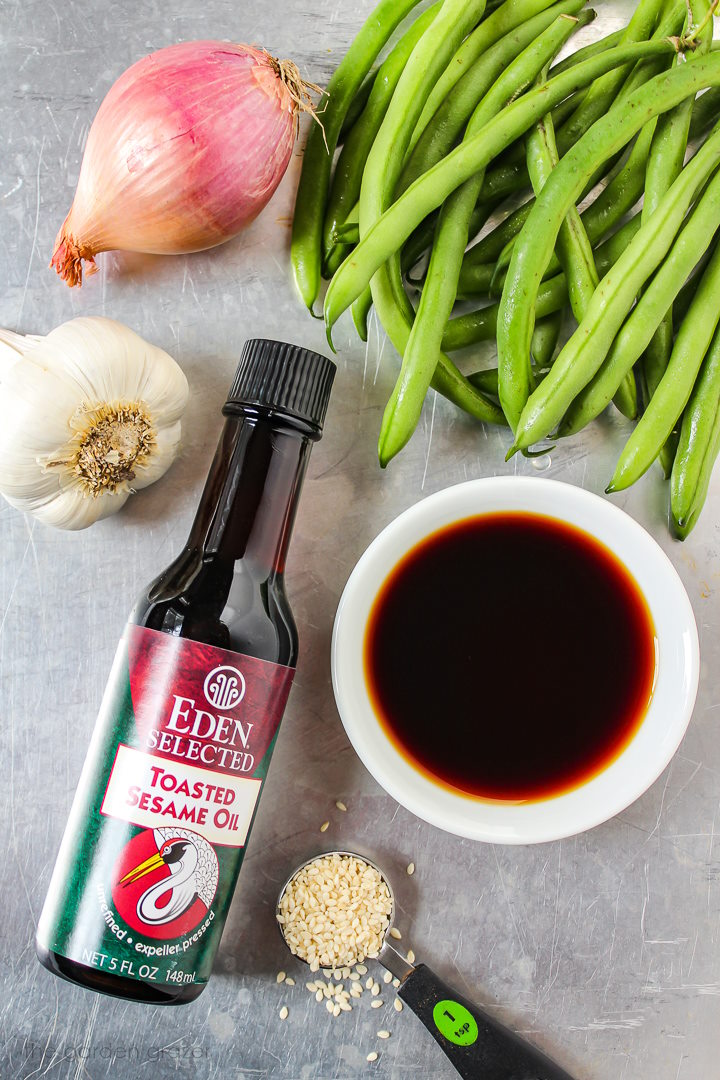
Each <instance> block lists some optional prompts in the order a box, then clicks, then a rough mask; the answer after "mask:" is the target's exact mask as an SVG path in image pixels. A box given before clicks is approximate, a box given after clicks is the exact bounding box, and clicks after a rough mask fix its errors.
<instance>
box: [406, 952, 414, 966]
mask: <svg viewBox="0 0 720 1080" xmlns="http://www.w3.org/2000/svg"><path fill="white" fill-rule="evenodd" d="M407 958H408V964H414V963H415V953H414V952H413V951H412V949H408V951H407Z"/></svg>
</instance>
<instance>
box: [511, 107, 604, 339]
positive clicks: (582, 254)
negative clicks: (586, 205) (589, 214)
mask: <svg viewBox="0 0 720 1080" xmlns="http://www.w3.org/2000/svg"><path fill="white" fill-rule="evenodd" d="M527 162H528V172H529V174H530V180H531V181H532V186H533V190H534V192H535V195H536V197H537V195H538V193H539V192H540V191H541V190H542V188H543V187H544V185H545V183H546V181H547V179H548V177H549V176H550V174H551V173H552V171H553V169H555V168H556V167H557V165H558V164H559V162H560V156H559V154H558V149H557V143H556V141H555V129H554V127H553V123H552V119H551V118H550V117H549V116H543V117H542V119H541V120H539V121H538V123H537V124H536V126H535V128H533V130H532V131H530V132H529V134H528V138H527ZM556 250H557V253H558V260H559V262H560V265H561V267H562V269H563V273H564V274H565V278H566V280H567V283H568V298H569V300H570V307H571V308H572V311H573V315H574V316H575V318H576V319H577V320H578V322H580V320H581V319H582V318H583V316H584V315H585V311H586V309H587V306H588V304H589V303H590V300H591V298H592V294H593V293H594V292H595V289H596V288H597V286H598V283H599V281H600V278H599V277H598V272H597V268H596V266H595V260H594V258H593V253H592V247H591V245H590V241H589V240H588V235H587V233H586V232H585V228H584V226H583V223H582V221H581V219H580V214H579V212H578V209H577V207H576V206H575V205H573V206H571V207H570V209H569V210H568V212H567V214H566V215H565V218H564V220H563V222H562V224H561V226H560V231H559V232H558V238H557V245H556Z"/></svg>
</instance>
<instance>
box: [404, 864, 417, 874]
mask: <svg viewBox="0 0 720 1080" xmlns="http://www.w3.org/2000/svg"><path fill="white" fill-rule="evenodd" d="M406 869H407V872H408V874H410V876H411V877H412V875H413V874H414V873H415V863H414V862H411V863H408V864H407V867H406Z"/></svg>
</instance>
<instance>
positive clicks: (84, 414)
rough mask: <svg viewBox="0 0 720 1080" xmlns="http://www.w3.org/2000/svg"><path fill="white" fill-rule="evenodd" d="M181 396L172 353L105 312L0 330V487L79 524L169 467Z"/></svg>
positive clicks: (47, 517) (37, 510)
mask: <svg viewBox="0 0 720 1080" xmlns="http://www.w3.org/2000/svg"><path fill="white" fill-rule="evenodd" d="M187 401H188V384H187V379H186V378H185V376H184V374H183V372H182V371H181V369H180V368H179V367H178V365H177V363H176V362H175V361H174V360H173V358H172V357H171V356H169V355H168V354H167V353H166V352H164V351H163V350H162V349H158V348H157V347H156V346H155V345H150V344H148V342H147V341H144V340H143V339H142V338H141V337H139V336H138V335H137V334H136V333H135V332H134V331H133V330H130V329H128V327H127V326H123V324H122V323H118V322H115V321H114V320H113V319H105V318H101V317H82V318H78V319H71V320H70V321H69V322H66V323H63V325H62V326H58V327H57V328H56V329H55V330H53V331H51V332H50V333H49V334H48V335H47V336H46V337H36V336H33V335H28V336H24V335H22V334H14V333H13V332H12V331H9V330H0V493H2V494H3V495H4V496H5V498H6V499H7V501H8V502H9V503H10V505H11V506H15V507H17V509H18V510H24V511H26V512H27V513H30V514H33V515H34V516H35V517H36V518H38V519H39V520H40V521H43V522H45V523H46V524H48V525H55V526H57V527H58V528H61V529H84V528H87V526H88V525H92V523H93V522H94V521H98V520H99V519H100V518H104V517H107V516H108V515H109V514H114V513H115V512H116V511H117V510H119V509H120V508H121V506H123V505H124V504H125V502H126V501H127V499H128V497H129V496H130V494H131V493H132V492H133V491H137V490H139V489H140V488H144V487H147V485H148V484H152V483H153V481H155V480H157V479H158V478H159V477H161V476H162V475H163V473H164V472H165V471H166V470H167V469H168V468H169V467H170V465H171V464H172V462H173V460H174V459H175V457H176V455H177V452H178V449H179V446H180V418H181V416H182V414H183V412H184V410H185V406H186V405H187Z"/></svg>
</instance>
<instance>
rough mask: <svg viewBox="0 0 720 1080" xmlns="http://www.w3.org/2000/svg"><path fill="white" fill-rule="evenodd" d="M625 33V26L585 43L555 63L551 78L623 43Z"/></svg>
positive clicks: (551, 70) (554, 119)
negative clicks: (597, 39) (587, 43)
mask: <svg viewBox="0 0 720 1080" xmlns="http://www.w3.org/2000/svg"><path fill="white" fill-rule="evenodd" d="M624 33H625V27H623V28H622V29H620V30H615V31H613V33H612V34H606V35H605V37H603V38H600V40H599V41H591V42H590V44H589V45H584V46H583V47H582V49H576V51H575V52H573V53H570V55H569V56H566V57H565V59H564V60H561V61H560V62H559V63H557V64H553V66H552V67H551V68H550V78H552V77H553V76H554V75H562V73H563V71H567V70H568V69H569V68H571V67H575V65H576V64H581V63H582V62H583V60H591V59H592V58H593V56H599V55H600V53H603V52H607V50H608V49H614V48H615V46H616V45H620V44H622V39H623V35H624ZM553 121H554V122H555V123H557V120H556V118H555V117H553Z"/></svg>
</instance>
